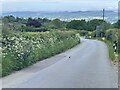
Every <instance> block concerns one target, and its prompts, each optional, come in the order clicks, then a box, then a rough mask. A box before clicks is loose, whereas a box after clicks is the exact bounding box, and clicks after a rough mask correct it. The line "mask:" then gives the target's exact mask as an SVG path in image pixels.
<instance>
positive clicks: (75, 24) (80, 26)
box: [66, 20, 87, 30]
mask: <svg viewBox="0 0 120 90" xmlns="http://www.w3.org/2000/svg"><path fill="white" fill-rule="evenodd" d="M86 27H87V24H86V21H85V20H72V21H71V22H69V23H68V24H67V25H66V28H71V29H77V30H85V29H86Z"/></svg>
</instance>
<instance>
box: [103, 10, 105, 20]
mask: <svg viewBox="0 0 120 90" xmlns="http://www.w3.org/2000/svg"><path fill="white" fill-rule="evenodd" d="M104 20H105V9H103V21H104Z"/></svg>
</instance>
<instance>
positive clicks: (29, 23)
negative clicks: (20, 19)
mask: <svg viewBox="0 0 120 90" xmlns="http://www.w3.org/2000/svg"><path fill="white" fill-rule="evenodd" d="M26 26H33V27H41V26H42V24H41V23H40V22H39V21H38V20H35V19H32V18H29V19H28V21H27V23H26Z"/></svg>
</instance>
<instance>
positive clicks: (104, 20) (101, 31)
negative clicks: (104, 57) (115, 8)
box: [101, 9, 105, 37]
mask: <svg viewBox="0 0 120 90" xmlns="http://www.w3.org/2000/svg"><path fill="white" fill-rule="evenodd" d="M104 21H105V9H103V23H102V31H101V37H103V33H104Z"/></svg>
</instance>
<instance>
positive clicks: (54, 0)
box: [1, 0, 119, 2]
mask: <svg viewBox="0 0 120 90" xmlns="http://www.w3.org/2000/svg"><path fill="white" fill-rule="evenodd" d="M1 1H2V2H104V1H106V2H111V1H113V0H1ZM116 1H117V2H118V1H119V0H114V2H116Z"/></svg>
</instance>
